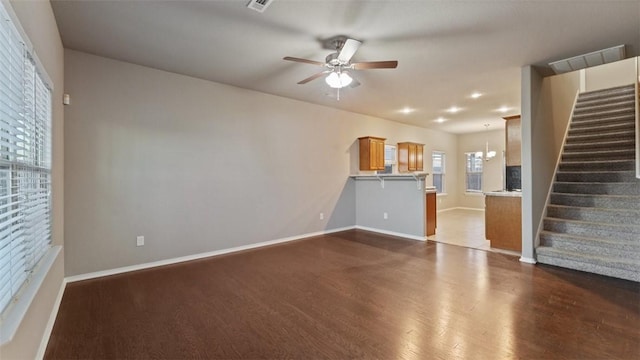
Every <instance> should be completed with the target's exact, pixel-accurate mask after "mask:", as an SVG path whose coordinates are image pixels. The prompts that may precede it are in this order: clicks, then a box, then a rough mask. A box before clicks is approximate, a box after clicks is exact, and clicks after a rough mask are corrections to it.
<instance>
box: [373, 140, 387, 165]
mask: <svg viewBox="0 0 640 360" xmlns="http://www.w3.org/2000/svg"><path fill="white" fill-rule="evenodd" d="M378 143H379V141H378V140H375V139H371V144H370V149H371V170H378V168H379V167H380V160H379V158H380V147H379V146H378ZM383 156H384V153H383Z"/></svg>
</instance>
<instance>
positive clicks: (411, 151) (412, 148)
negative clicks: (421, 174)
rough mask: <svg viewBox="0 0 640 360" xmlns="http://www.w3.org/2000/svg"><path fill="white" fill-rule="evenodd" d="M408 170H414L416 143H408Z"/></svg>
mask: <svg viewBox="0 0 640 360" xmlns="http://www.w3.org/2000/svg"><path fill="white" fill-rule="evenodd" d="M409 171H416V144H409Z"/></svg>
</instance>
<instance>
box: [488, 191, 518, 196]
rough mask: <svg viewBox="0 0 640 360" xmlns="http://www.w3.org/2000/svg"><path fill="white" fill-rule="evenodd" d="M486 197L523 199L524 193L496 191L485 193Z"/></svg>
mask: <svg viewBox="0 0 640 360" xmlns="http://www.w3.org/2000/svg"><path fill="white" fill-rule="evenodd" d="M484 195H485V196H510V197H522V191H507V190H496V191H487V192H485V193H484Z"/></svg>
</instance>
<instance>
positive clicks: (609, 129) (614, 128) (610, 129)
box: [568, 121, 635, 136]
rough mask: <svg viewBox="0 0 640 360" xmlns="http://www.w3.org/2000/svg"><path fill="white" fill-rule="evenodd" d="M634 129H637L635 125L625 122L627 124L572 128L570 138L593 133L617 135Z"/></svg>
mask: <svg viewBox="0 0 640 360" xmlns="http://www.w3.org/2000/svg"><path fill="white" fill-rule="evenodd" d="M634 129H635V124H634V123H633V122H632V121H625V122H619V123H613V124H609V123H605V124H598V125H595V124H594V125H593V126H584V127H581V128H571V129H569V133H568V136H579V135H587V134H593V133H597V134H610V133H617V132H620V131H625V132H628V131H631V132H633V130H634Z"/></svg>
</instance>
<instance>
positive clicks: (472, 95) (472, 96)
mask: <svg viewBox="0 0 640 360" xmlns="http://www.w3.org/2000/svg"><path fill="white" fill-rule="evenodd" d="M480 96H482V94H481V93H479V92H477V91H476V92H474V93H473V94H471V98H472V99H477V98H479V97H480Z"/></svg>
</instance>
